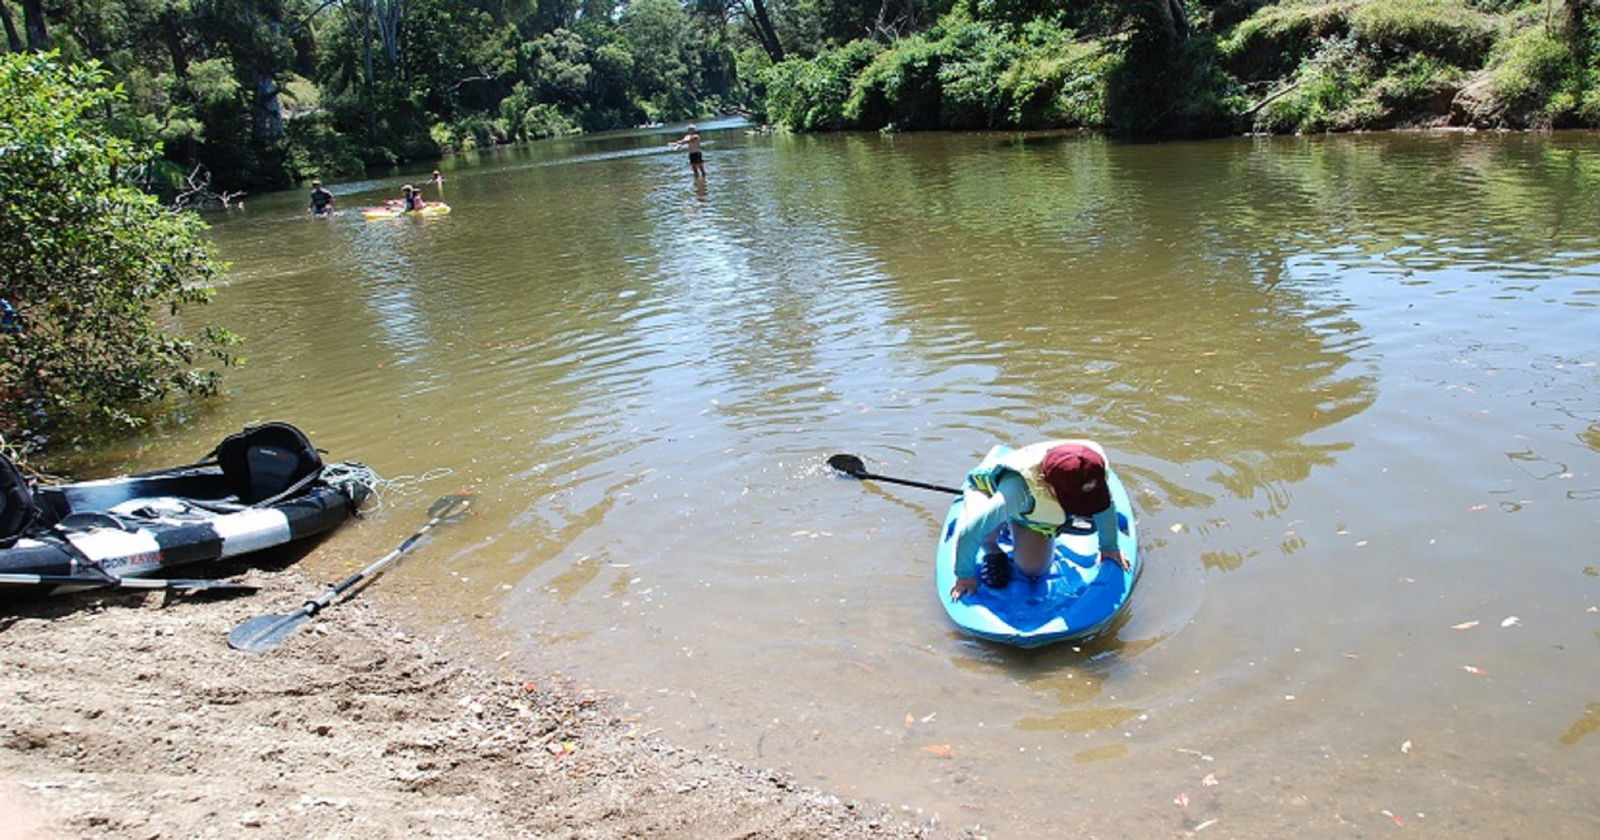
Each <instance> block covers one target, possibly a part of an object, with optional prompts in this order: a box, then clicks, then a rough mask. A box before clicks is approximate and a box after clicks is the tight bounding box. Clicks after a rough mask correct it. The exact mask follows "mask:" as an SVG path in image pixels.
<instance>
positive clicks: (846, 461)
mask: <svg viewBox="0 0 1600 840" xmlns="http://www.w3.org/2000/svg"><path fill="white" fill-rule="evenodd" d="M828 466H830V467H833V468H834V469H836V470H838V471H839V472H842V473H844V474H845V475H851V476H855V477H856V478H860V477H861V475H862V474H863V473H865V472H866V471H867V465H866V464H864V463H862V461H861V459H860V458H857V457H856V456H854V455H832V456H830V457H829V458H828Z"/></svg>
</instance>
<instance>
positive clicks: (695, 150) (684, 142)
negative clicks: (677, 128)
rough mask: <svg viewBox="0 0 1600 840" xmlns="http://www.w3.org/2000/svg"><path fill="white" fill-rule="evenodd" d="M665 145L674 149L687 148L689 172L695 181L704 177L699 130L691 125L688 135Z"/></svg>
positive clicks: (704, 165) (703, 161)
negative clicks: (692, 174)
mask: <svg viewBox="0 0 1600 840" xmlns="http://www.w3.org/2000/svg"><path fill="white" fill-rule="evenodd" d="M667 145H668V146H669V147H671V148H674V149H683V148H687V149H688V150H689V170H690V171H691V172H693V173H694V177H695V179H696V180H699V179H701V178H704V177H706V164H705V156H704V155H702V154H701V152H700V130H699V129H697V128H695V127H694V126H693V125H690V126H689V129H688V133H686V134H684V135H683V139H681V140H673V141H670V142H668V143H667Z"/></svg>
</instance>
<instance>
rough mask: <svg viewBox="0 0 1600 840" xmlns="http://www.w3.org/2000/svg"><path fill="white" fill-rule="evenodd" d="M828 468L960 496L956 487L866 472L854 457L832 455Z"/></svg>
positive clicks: (862, 477) (862, 464)
mask: <svg viewBox="0 0 1600 840" xmlns="http://www.w3.org/2000/svg"><path fill="white" fill-rule="evenodd" d="M828 466H830V467H833V468H834V469H836V470H838V471H839V472H842V473H844V474H845V475H848V476H850V477H851V478H860V479H871V480H873V481H887V482H889V483H890V484H904V485H905V486H907V487H920V488H922V489H924V490H937V491H939V492H941V493H953V494H955V495H958V496H959V495H961V492H962V491H961V489H960V488H958V487H945V486H942V485H939V484H926V483H923V482H921V481H912V480H910V479H906V478H891V477H889V476H887V475H878V474H877V473H870V472H867V465H866V464H865V463H862V461H861V459H860V458H857V457H856V456H854V455H834V456H831V457H830V458H828Z"/></svg>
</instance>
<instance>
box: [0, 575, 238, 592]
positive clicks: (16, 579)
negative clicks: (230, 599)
mask: <svg viewBox="0 0 1600 840" xmlns="http://www.w3.org/2000/svg"><path fill="white" fill-rule="evenodd" d="M0 583H24V584H26V583H39V584H46V583H53V584H55V585H57V586H93V587H102V588H111V589H176V590H178V591H179V592H199V591H201V590H205V591H209V592H217V591H240V592H242V591H249V592H254V591H256V590H257V589H260V588H261V587H259V586H256V585H254V584H249V583H234V582H233V581H231V580H206V579H205V578H176V579H162V578H135V577H129V578H111V579H106V578H103V577H93V576H91V575H24V574H9V573H8V574H0Z"/></svg>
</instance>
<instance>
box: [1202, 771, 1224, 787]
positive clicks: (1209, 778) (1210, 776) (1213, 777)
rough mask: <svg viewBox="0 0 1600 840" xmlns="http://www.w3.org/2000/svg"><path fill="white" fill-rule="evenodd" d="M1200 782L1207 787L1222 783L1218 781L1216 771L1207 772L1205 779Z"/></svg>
mask: <svg viewBox="0 0 1600 840" xmlns="http://www.w3.org/2000/svg"><path fill="white" fill-rule="evenodd" d="M1200 784H1202V785H1204V786H1206V787H1216V786H1217V785H1220V784H1222V783H1221V782H1219V781H1217V774H1215V773H1207V774H1206V777H1205V778H1204V779H1201V780H1200Z"/></svg>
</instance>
